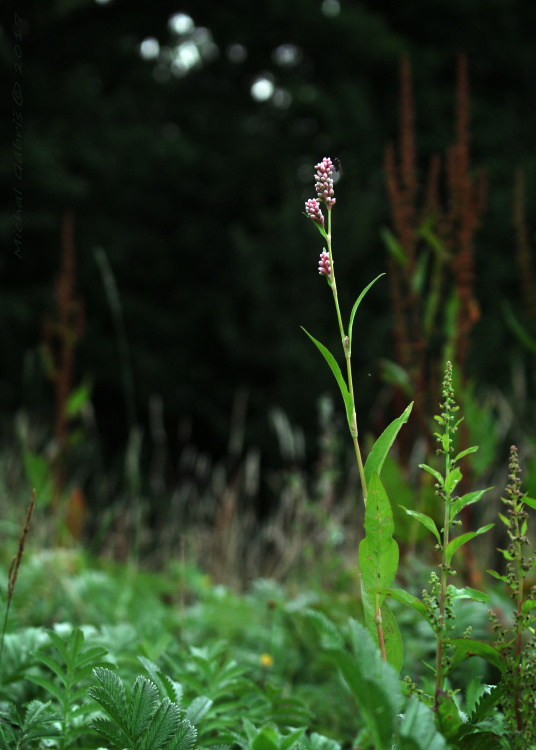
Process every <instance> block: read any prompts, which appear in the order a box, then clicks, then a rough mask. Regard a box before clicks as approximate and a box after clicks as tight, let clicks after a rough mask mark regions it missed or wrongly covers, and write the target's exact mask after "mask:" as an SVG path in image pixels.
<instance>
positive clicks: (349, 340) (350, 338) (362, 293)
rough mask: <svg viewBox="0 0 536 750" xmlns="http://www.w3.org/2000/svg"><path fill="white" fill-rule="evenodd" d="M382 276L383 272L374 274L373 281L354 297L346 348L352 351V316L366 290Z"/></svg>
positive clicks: (353, 316)
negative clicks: (377, 274)
mask: <svg viewBox="0 0 536 750" xmlns="http://www.w3.org/2000/svg"><path fill="white" fill-rule="evenodd" d="M382 276H385V274H384V273H381V274H380V275H379V276H376V278H375V279H374V280H373V281H371V282H370V284H369V285H368V286H366V287H365V288H364V289H363V291H362V292H361V294H360V295H359V297H358V298H357V299H356V301H355V304H354V306H353V307H352V312H351V313H350V324H349V325H348V349H349V350H350V351H352V328H353V326H354V318H355V314H356V312H357V308H358V307H359V305H360V303H361V300H362V299H363V297H364V296H365V294H366V293H367V292H368V290H369V289H370V287H371V286H372V285H373V284H375V283H376V282H377V281H378V279H380V278H381V277H382Z"/></svg>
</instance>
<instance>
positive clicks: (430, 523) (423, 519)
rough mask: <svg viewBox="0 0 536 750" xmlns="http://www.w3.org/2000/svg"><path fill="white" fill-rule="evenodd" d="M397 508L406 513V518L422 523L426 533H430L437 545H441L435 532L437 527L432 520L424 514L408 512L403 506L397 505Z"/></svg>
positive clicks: (437, 532) (437, 533) (439, 538)
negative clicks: (409, 517)
mask: <svg viewBox="0 0 536 750" xmlns="http://www.w3.org/2000/svg"><path fill="white" fill-rule="evenodd" d="M398 507H399V508H402V510H403V511H404V512H405V513H407V515H408V516H411V517H412V518H416V519H417V521H419V523H422V525H423V526H424V527H425V528H427V529H428V531H431V532H432V534H433V535H434V536H435V538H436V539H437V541H438V543H439V544H441V537H440V536H439V531H438V530H437V526H436V524H435V521H434V519H433V518H430V516H427V515H426V513H419V512H418V511H416V510H408V508H405V507H404V506H403V505H399V506H398Z"/></svg>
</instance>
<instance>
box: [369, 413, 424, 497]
mask: <svg viewBox="0 0 536 750" xmlns="http://www.w3.org/2000/svg"><path fill="white" fill-rule="evenodd" d="M412 408H413V401H412V402H411V404H409V406H407V407H406V408H405V410H404V412H403V413H402V414H401V415H400V416H399V417H397V418H396V419H395V420H393V421H392V422H391V424H390V425H389V426H388V427H386V428H385V430H384V431H383V432H382V434H381V435H380V437H379V438H378V439H377V440H376V442H375V443H374V446H373V448H372V450H371V451H370V453H369V455H368V458H367V461H366V463H365V480H366V482H367V487H368V485H369V482H370V478H371V476H372V474H373V473H374V472H376V474H377V475H378V476H380V474H381V470H382V466H383V463H384V461H385V459H386V457H387V454H388V453H389V451H390V450H391V446H392V445H393V443H394V442H395V439H396V436H397V435H398V433H399V432H400V428H401V427H402V425H404V424H406V422H407V421H408V419H409V415H410V414H411V410H412Z"/></svg>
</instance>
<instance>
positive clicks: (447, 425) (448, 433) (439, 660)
mask: <svg viewBox="0 0 536 750" xmlns="http://www.w3.org/2000/svg"><path fill="white" fill-rule="evenodd" d="M451 377H452V372H451V368H450V362H448V363H447V373H446V375H445V383H444V391H443V396H444V397H445V402H444V404H443V407H444V412H443V413H442V414H441V417H440V418H438V417H436V419H437V420H438V422H439V423H440V424H442V425H443V426H444V433H443V435H439V434H438V435H437V437H438V440H439V441H440V442H441V443H442V448H441V449H440V450H441V451H442V452H443V453H444V455H445V477H449V476H451V471H452V470H453V466H452V464H453V462H452V460H451V453H452V451H453V450H454V447H453V437H454V433H455V432H456V430H457V426H458V423H456V424H452V422H453V419H454V414H455V412H456V411H458V408H459V407H458V406H455V405H454V401H453V393H452V387H451V382H452V381H451ZM460 421H461V420H460ZM458 471H459V470H458ZM460 479H461V472H460ZM440 494H441V495H442V496H443V500H444V502H445V513H444V520H443V550H442V560H441V566H440V568H441V576H440V595H439V597H440V598H439V621H438V625H439V632H438V637H437V653H436V695H437V691H438V690H441V689H442V688H443V668H442V665H443V645H444V638H445V624H446V623H445V604H446V591H447V577H448V574H449V572H452V569H451V567H450V565H449V564H448V563H447V558H446V550H447V548H448V545H449V531H450V505H451V492H450V491H446V489H443V490H442V491H440Z"/></svg>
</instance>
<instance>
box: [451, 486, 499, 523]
mask: <svg viewBox="0 0 536 750" xmlns="http://www.w3.org/2000/svg"><path fill="white" fill-rule="evenodd" d="M491 489H493V487H487V488H486V489H485V490H476V492H467V493H466V494H465V495H462V496H461V497H458V498H456V500H453V501H452V503H451V505H450V519H449V520H450V523H452V521H453V520H454V518H455V517H456V515H457V514H458V513H459V512H460V511H461V510H462V508H465V506H466V505H471V504H472V503H476V502H478V500H480V498H481V497H482V495H483V494H484V493H485V492H488V490H491Z"/></svg>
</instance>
